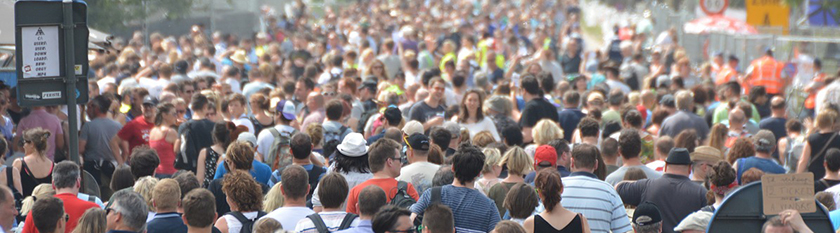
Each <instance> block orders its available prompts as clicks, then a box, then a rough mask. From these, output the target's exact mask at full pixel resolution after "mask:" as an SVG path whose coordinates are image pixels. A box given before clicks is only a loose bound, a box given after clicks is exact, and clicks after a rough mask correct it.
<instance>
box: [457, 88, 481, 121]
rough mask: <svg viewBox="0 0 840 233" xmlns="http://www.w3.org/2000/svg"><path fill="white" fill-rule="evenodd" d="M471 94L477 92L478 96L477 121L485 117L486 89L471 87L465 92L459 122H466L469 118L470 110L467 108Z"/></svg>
mask: <svg viewBox="0 0 840 233" xmlns="http://www.w3.org/2000/svg"><path fill="white" fill-rule="evenodd" d="M470 94H476V95H477V96H478V109H477V110H476V111H475V119H476V121H481V120H482V119H484V110H483V109H484V107H483V106H484V91H482V90H481V89H470V90H468V91H467V92H466V93H464V98H462V99H461V104H460V109H461V111H460V112H459V113H458V122H459V123H466V122H467V118H469V117H470V116H468V115H469V114H470V112H469V111H468V110H467V104H466V103H467V97H469V96H470Z"/></svg>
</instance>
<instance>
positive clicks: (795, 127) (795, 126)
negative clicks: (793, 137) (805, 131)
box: [785, 119, 802, 132]
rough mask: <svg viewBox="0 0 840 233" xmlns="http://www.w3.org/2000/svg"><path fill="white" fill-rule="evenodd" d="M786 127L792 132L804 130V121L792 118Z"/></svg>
mask: <svg viewBox="0 0 840 233" xmlns="http://www.w3.org/2000/svg"><path fill="white" fill-rule="evenodd" d="M785 129H787V130H788V131H791V132H802V122H799V120H797V119H790V120H788V121H787V123H785Z"/></svg>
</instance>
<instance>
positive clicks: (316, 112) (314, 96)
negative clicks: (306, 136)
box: [300, 91, 327, 130]
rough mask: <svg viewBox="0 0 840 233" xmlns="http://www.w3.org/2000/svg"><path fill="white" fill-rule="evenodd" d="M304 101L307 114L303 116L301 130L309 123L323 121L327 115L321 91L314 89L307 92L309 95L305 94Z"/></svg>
mask: <svg viewBox="0 0 840 233" xmlns="http://www.w3.org/2000/svg"><path fill="white" fill-rule="evenodd" d="M305 103H306V109H308V110H309V114H308V115H306V118H303V124H302V125H301V126H302V127H301V128H300V129H301V130H306V127H307V126H309V124H311V123H321V122H324V118H326V117H327V115H326V114H327V112H326V110H325V108H324V96H323V95H321V93H319V92H316V91H313V92H309V95H307V96H306V102H305Z"/></svg>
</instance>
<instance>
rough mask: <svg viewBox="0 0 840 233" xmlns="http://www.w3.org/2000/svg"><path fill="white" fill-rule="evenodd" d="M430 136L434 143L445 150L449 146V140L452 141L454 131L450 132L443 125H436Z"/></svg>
mask: <svg viewBox="0 0 840 233" xmlns="http://www.w3.org/2000/svg"><path fill="white" fill-rule="evenodd" d="M429 137H430V138H431V139H432V143H433V144H435V145H438V146H439V147H440V148H441V149H443V150H445V149H446V148H449V142H450V141H452V132H449V130H446V128H443V127H434V128H432V131H431V132H429Z"/></svg>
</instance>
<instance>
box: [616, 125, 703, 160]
mask: <svg viewBox="0 0 840 233" xmlns="http://www.w3.org/2000/svg"><path fill="white" fill-rule="evenodd" d="M692 130H693V129H692ZM602 146H603V145H602ZM653 147H654V150H656V151H658V152H659V153H662V154H666V155H667V154H668V153H669V152H671V149H672V148H674V147H675V145H674V139H671V137H670V136H668V135H663V136H660V137H659V138H657V139H656V142H654V144H653ZM677 147H681V146H677ZM683 148H685V147H683ZM693 149H694V147H692V150H693Z"/></svg>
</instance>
